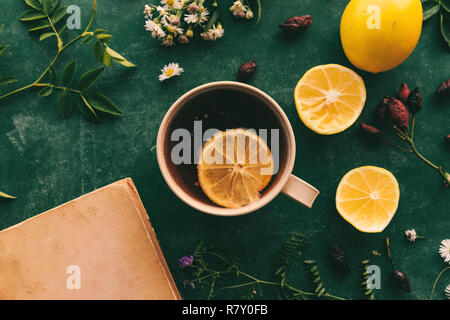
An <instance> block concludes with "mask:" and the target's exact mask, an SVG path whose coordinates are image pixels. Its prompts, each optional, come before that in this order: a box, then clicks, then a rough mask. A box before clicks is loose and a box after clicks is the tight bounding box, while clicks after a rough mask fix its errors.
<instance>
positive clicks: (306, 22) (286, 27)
mask: <svg viewBox="0 0 450 320" xmlns="http://www.w3.org/2000/svg"><path fill="white" fill-rule="evenodd" d="M312 22H313V19H312V16H310V15H303V16H296V17H292V18H289V19H287V20H286V21H285V22H284V23H282V24H280V25H279V27H280V28H281V29H282V30H283V31H285V32H288V33H299V32H302V31H304V30H306V29H307V28H309V26H310V25H311V24H312Z"/></svg>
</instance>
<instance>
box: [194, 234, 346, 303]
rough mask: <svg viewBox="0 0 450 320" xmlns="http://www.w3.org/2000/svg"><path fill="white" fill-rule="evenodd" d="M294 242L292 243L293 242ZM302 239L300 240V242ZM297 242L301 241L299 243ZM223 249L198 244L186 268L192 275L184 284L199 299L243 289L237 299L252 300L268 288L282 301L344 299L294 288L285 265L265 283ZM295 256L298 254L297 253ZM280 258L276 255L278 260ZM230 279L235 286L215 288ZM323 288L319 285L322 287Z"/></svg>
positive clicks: (295, 236)
mask: <svg viewBox="0 0 450 320" xmlns="http://www.w3.org/2000/svg"><path fill="white" fill-rule="evenodd" d="M297 235H300V234H295V235H294V236H293V237H291V238H290V239H289V240H288V241H287V242H286V243H288V245H287V246H286V243H285V245H283V247H282V249H281V250H280V252H283V251H285V249H283V248H286V247H289V248H291V247H290V245H292V242H293V241H294V242H295V243H297V242H298V240H297ZM293 239H295V240H293ZM302 240H303V239H302ZM302 240H301V241H302ZM224 248H225V247H223V246H222V247H218V246H207V245H205V244H204V243H203V242H202V243H200V244H199V245H198V246H197V248H196V250H195V254H194V262H193V263H192V265H190V266H188V268H189V269H190V270H191V273H192V279H191V280H189V281H188V283H190V284H191V287H196V288H197V289H198V292H199V298H200V299H213V298H215V297H217V295H218V294H219V293H221V292H222V291H226V290H230V289H238V290H243V289H246V291H245V293H244V294H241V296H243V297H245V298H247V299H248V298H253V297H255V296H257V295H258V294H259V295H261V291H262V290H261V286H263V285H264V286H270V287H276V288H278V290H279V291H278V294H277V297H278V298H282V299H308V297H313V298H321V297H326V298H330V299H336V300H345V299H344V298H341V297H338V296H334V295H332V294H329V293H328V292H324V291H321V290H318V292H308V291H305V290H302V289H298V288H296V287H294V286H292V285H290V284H289V283H288V281H287V277H286V266H287V263H286V264H285V265H284V267H283V269H282V270H284V271H283V272H282V273H278V275H277V278H278V279H277V280H276V281H266V280H262V279H259V278H257V277H255V276H253V275H251V274H248V273H246V272H244V271H243V270H242V269H241V268H240V267H239V264H238V263H237V260H236V259H235V258H234V257H233V256H232V255H230V254H229V251H227V250H225V249H224ZM285 253H286V254H287V255H286V257H288V256H289V257H293V255H291V253H292V252H290V251H289V250H287V251H285ZM297 255H298V254H297ZM279 257H280V255H278V256H277V258H279ZM283 261H285V262H286V261H289V262H292V261H293V260H292V259H285V260H283ZM227 278H232V279H234V282H237V284H233V285H229V286H219V283H220V282H222V281H223V280H224V279H227ZM322 285H323V284H322Z"/></svg>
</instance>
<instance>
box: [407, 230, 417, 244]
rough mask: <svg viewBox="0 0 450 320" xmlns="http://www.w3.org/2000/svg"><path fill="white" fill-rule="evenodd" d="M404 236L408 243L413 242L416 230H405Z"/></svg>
mask: <svg viewBox="0 0 450 320" xmlns="http://www.w3.org/2000/svg"><path fill="white" fill-rule="evenodd" d="M405 236H406V239H408V240H409V241H410V242H415V241H416V238H417V233H416V230H414V229H411V230H406V231H405Z"/></svg>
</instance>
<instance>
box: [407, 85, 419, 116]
mask: <svg viewBox="0 0 450 320" xmlns="http://www.w3.org/2000/svg"><path fill="white" fill-rule="evenodd" d="M406 104H407V105H408V108H409V110H410V111H411V113H417V112H419V111H420V109H422V105H423V101H422V94H421V93H420V91H419V88H415V89H414V90H413V91H411V93H410V94H409V96H408V100H407V103H406Z"/></svg>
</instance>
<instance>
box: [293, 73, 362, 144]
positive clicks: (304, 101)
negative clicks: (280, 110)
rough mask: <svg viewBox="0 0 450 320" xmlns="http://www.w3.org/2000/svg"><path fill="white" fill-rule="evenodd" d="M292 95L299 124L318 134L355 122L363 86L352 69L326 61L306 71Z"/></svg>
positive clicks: (360, 106)
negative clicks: (326, 62)
mask: <svg viewBox="0 0 450 320" xmlns="http://www.w3.org/2000/svg"><path fill="white" fill-rule="evenodd" d="M294 97H295V104H296V106H297V111H298V114H299V116H300V119H301V120H302V121H303V123H304V124H305V125H306V126H307V127H308V128H310V129H311V130H313V131H314V132H316V133H318V134H324V135H330V134H335V133H339V132H342V131H344V130H346V129H347V128H349V127H350V126H351V125H352V124H353V123H355V121H356V120H357V119H358V117H359V115H360V114H361V112H362V110H363V108H364V104H365V103H366V87H365V85H364V81H363V79H362V78H361V77H360V76H359V75H357V74H356V73H355V72H354V71H353V70H350V69H348V68H346V67H343V66H341V65H338V64H327V65H322V66H317V67H314V68H312V69H311V70H309V71H307V72H306V73H305V75H304V76H303V77H302V78H301V79H300V81H299V82H298V84H297V87H296V88H295V94H294Z"/></svg>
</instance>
